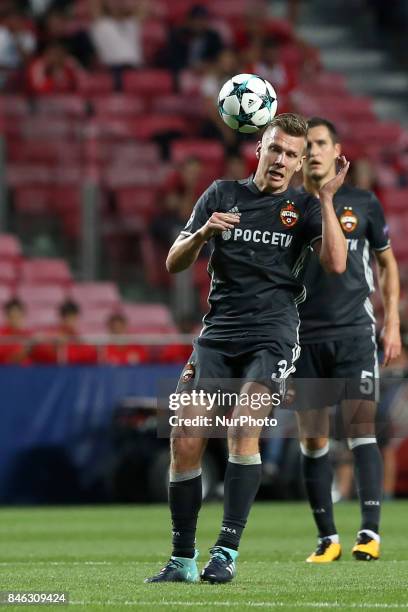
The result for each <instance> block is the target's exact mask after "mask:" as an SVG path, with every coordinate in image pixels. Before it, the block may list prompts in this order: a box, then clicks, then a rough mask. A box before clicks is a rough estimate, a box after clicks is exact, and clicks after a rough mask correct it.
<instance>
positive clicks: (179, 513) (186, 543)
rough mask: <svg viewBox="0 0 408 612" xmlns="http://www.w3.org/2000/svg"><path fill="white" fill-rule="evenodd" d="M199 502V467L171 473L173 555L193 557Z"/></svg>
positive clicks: (170, 497) (200, 496) (200, 491)
mask: <svg viewBox="0 0 408 612" xmlns="http://www.w3.org/2000/svg"><path fill="white" fill-rule="evenodd" d="M201 502H202V488H201V468H200V469H196V470H191V471H190V472H180V473H171V475H170V484H169V505H170V511H171V519H172V523H173V552H172V556H173V557H184V558H189V559H193V557H194V555H195V533H196V527H197V518H198V513H199V511H200V508H201Z"/></svg>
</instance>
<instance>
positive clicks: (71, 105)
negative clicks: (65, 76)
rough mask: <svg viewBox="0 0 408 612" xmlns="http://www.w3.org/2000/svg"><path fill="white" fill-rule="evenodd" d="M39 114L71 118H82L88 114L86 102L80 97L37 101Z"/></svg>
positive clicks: (38, 98)
mask: <svg viewBox="0 0 408 612" xmlns="http://www.w3.org/2000/svg"><path fill="white" fill-rule="evenodd" d="M35 111H36V112H37V113H40V114H43V115H47V116H53V115H57V116H58V115H62V116H64V115H65V116H71V117H78V118H82V117H84V116H85V114H86V102H85V100H84V99H83V98H82V97H81V96H78V95H74V94H73V95H58V96H44V97H37V98H36V99H35Z"/></svg>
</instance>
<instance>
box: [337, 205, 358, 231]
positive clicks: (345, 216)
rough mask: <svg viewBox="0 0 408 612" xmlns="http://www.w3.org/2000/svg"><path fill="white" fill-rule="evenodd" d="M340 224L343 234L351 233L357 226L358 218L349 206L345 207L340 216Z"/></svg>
mask: <svg viewBox="0 0 408 612" xmlns="http://www.w3.org/2000/svg"><path fill="white" fill-rule="evenodd" d="M340 224H341V227H342V228H343V229H344V231H345V232H349V233H350V232H353V231H354V230H355V229H356V227H357V224H358V218H357V215H356V213H355V212H353V209H352V207H351V206H345V207H344V211H343V212H342V213H341V215H340Z"/></svg>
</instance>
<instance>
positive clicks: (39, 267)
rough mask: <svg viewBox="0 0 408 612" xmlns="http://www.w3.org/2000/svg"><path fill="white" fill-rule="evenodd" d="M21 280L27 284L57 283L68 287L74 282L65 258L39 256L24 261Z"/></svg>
mask: <svg viewBox="0 0 408 612" xmlns="http://www.w3.org/2000/svg"><path fill="white" fill-rule="evenodd" d="M21 280H22V282H24V283H26V284H27V285H28V284H30V285H50V284H56V285H60V286H62V287H67V286H69V285H70V284H71V283H72V276H71V272H70V270H69V268H68V265H67V263H66V262H65V261H64V260H63V259H42V258H38V259H31V260H29V261H24V262H23V263H22V265H21Z"/></svg>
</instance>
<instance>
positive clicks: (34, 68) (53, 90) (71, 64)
mask: <svg viewBox="0 0 408 612" xmlns="http://www.w3.org/2000/svg"><path fill="white" fill-rule="evenodd" d="M80 72H81V70H80V67H79V64H77V62H76V61H75V59H74V58H73V57H71V56H70V55H68V53H67V51H66V49H65V46H64V44H63V43H61V42H59V41H54V42H51V43H50V44H49V45H48V46H47V47H46V48H45V49H44V51H43V53H42V54H41V55H40V56H38V57H37V58H36V59H34V60H33V61H32V63H31V64H30V66H29V67H28V70H27V89H28V91H29V92H30V93H31V94H33V95H44V94H60V93H71V92H74V91H77V89H78V84H79V78H80Z"/></svg>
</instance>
